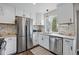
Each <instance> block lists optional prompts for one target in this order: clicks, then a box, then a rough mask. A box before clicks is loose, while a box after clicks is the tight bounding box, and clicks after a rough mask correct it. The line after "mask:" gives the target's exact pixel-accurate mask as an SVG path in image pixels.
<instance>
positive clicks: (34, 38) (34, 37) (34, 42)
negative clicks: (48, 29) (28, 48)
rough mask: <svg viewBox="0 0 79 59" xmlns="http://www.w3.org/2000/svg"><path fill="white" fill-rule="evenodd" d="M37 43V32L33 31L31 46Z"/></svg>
mask: <svg viewBox="0 0 79 59" xmlns="http://www.w3.org/2000/svg"><path fill="white" fill-rule="evenodd" d="M37 44H38V32H34V33H33V46H35V45H37Z"/></svg>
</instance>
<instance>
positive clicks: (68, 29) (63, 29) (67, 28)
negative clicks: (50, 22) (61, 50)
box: [58, 24, 75, 35]
mask: <svg viewBox="0 0 79 59" xmlns="http://www.w3.org/2000/svg"><path fill="white" fill-rule="evenodd" d="M74 27H75V25H74V24H70V25H68V24H62V25H58V32H59V33H61V34H65V35H74V33H75V28H74Z"/></svg>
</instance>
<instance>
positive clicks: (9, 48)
mask: <svg viewBox="0 0 79 59" xmlns="http://www.w3.org/2000/svg"><path fill="white" fill-rule="evenodd" d="M5 40H6V42H7V45H6V50H5V54H6V55H8V54H13V53H16V38H14V37H8V38H6V39H5Z"/></svg>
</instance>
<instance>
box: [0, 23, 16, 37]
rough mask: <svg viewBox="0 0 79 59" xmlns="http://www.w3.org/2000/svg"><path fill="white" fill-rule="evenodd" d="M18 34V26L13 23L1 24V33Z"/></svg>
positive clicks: (2, 34)
mask: <svg viewBox="0 0 79 59" xmlns="http://www.w3.org/2000/svg"><path fill="white" fill-rule="evenodd" d="M15 34H16V28H15V25H13V24H0V35H1V36H5V35H15Z"/></svg>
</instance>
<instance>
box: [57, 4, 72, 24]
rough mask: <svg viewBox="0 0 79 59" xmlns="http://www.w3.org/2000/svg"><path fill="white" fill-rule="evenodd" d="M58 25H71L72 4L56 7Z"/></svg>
mask: <svg viewBox="0 0 79 59" xmlns="http://www.w3.org/2000/svg"><path fill="white" fill-rule="evenodd" d="M57 15H58V16H57V18H58V19H57V20H58V23H73V4H71V3H64V4H59V5H58V7H57Z"/></svg>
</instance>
